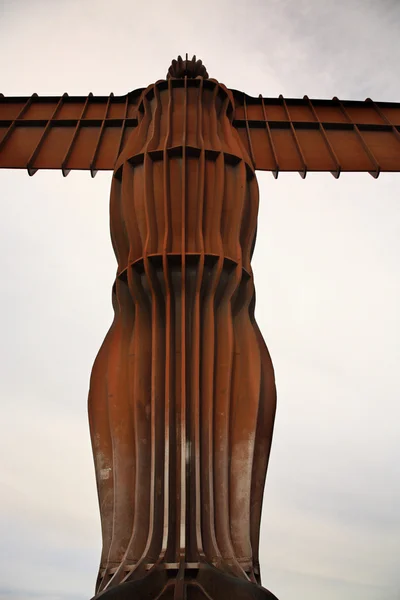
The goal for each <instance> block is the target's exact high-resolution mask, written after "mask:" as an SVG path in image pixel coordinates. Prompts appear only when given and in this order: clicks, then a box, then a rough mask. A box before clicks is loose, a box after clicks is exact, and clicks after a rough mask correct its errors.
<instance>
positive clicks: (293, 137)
mask: <svg viewBox="0 0 400 600" xmlns="http://www.w3.org/2000/svg"><path fill="white" fill-rule="evenodd" d="M233 94H234V96H235V103H236V111H235V121H234V124H235V126H236V128H237V130H238V132H239V135H240V137H241V139H242V141H243V143H244V145H245V147H246V149H247V151H248V153H249V156H250V157H251V158H252V161H253V163H254V165H255V168H256V169H259V170H264V171H272V172H273V174H274V176H275V177H277V176H278V174H279V172H280V171H298V172H299V173H300V175H301V176H302V177H305V176H306V174H307V172H308V171H331V172H332V174H333V175H334V176H335V177H339V175H340V173H341V172H343V171H360V172H363V171H364V172H369V173H370V174H371V175H373V176H374V177H378V176H379V173H380V172H382V171H392V172H393V171H400V104H398V103H390V102H373V101H372V100H370V99H367V100H365V101H363V102H359V101H340V100H339V99H338V98H333V100H310V99H309V98H308V97H307V96H305V97H304V98H302V99H285V98H283V96H279V98H262V97H261V96H260V97H259V98H252V97H250V96H247V95H246V94H243V93H241V92H236V91H233Z"/></svg>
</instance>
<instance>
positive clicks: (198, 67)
mask: <svg viewBox="0 0 400 600" xmlns="http://www.w3.org/2000/svg"><path fill="white" fill-rule="evenodd" d="M184 77H189V79H196V77H203V79H208V73H207V69H206V68H205V66H204V65H203V63H202V61H201V60H197V58H196V55H194V56H193V58H192V59H190V60H189V58H188V55H187V54H186V59H185V60H183V58H182V56H178V59H177V60H175V59H174V60H173V61H172V63H171V66H170V68H169V69H168V73H167V79H170V78H171V79H183V78H184Z"/></svg>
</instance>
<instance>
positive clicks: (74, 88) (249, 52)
mask: <svg viewBox="0 0 400 600" xmlns="http://www.w3.org/2000/svg"><path fill="white" fill-rule="evenodd" d="M399 28H400V2H399V0H374V1H371V0H359V1H357V0H334V1H331V0H329V1H328V0H247V2H244V1H241V2H238V1H236V0H229V1H228V0H203V1H202V2H196V3H195V4H191V3H190V2H182V1H175V2H168V1H162V0H149V1H148V2H135V0H129V1H128V0H112V1H111V0H107V1H106V0H97V1H95V0H68V1H67V0H41V1H40V0H0V92H2V93H4V94H5V95H30V94H32V93H33V92H37V93H38V94H42V95H46V94H61V93H63V92H64V91H68V92H69V94H82V95H83V94H87V93H88V92H89V91H92V92H93V93H95V94H109V93H110V92H111V91H113V92H114V93H115V94H124V93H126V92H128V91H130V90H132V89H135V88H137V87H144V86H146V85H147V84H149V83H151V82H152V81H155V80H157V79H160V78H162V77H164V76H165V73H166V71H167V69H168V66H169V64H170V62H171V60H172V58H174V57H176V56H177V54H179V53H185V52H188V53H189V54H192V53H196V54H197V55H198V56H199V57H201V58H202V59H203V61H204V63H205V65H206V67H207V69H208V72H209V74H210V76H211V77H215V78H217V79H218V80H220V81H222V82H223V83H225V84H226V85H228V86H229V87H232V88H236V89H241V90H244V91H246V92H247V93H249V94H251V95H257V94H259V93H262V94H263V95H264V96H277V95H278V94H280V93H281V94H284V95H285V96H288V97H302V96H303V95H304V94H308V95H309V96H310V97H317V98H318V97H321V98H331V97H332V96H334V95H337V96H339V97H341V98H344V99H362V100H363V99H365V98H366V97H368V96H370V97H372V98H374V99H375V100H392V101H400V81H399V64H400V43H399ZM110 181H111V175H110V173H99V174H98V175H97V177H96V178H95V179H94V180H92V179H91V178H90V175H89V174H88V173H76V172H72V173H71V174H70V175H69V177H68V178H66V179H63V177H62V175H61V173H59V172H46V171H43V172H38V173H37V174H36V175H35V177H33V178H29V177H28V175H27V174H26V173H25V172H17V171H2V172H0V190H1V193H0V201H1V219H0V272H1V275H2V281H3V286H2V293H1V296H0V323H1V334H2V335H1V362H0V369H1V373H0V398H1V415H2V434H1V436H0V454H1V456H2V457H3V459H2V464H3V466H2V468H1V470H0V498H1V500H0V503H1V510H0V527H1V531H0V600H31V599H36V598H38V599H40V600H87V599H88V598H89V597H90V596H91V595H92V591H93V587H94V583H95V578H96V575H97V568H98V561H99V556H100V546H101V540H100V524H99V514H98V506H97V497H96V489H95V481H94V470H93V466H92V456H91V448H90V441H89V431H88V423H87V391H88V382H89V375H90V370H91V366H92V363H93V360H94V357H95V355H96V353H97V350H98V348H99V347H100V345H101V343H102V340H103V338H104V335H105V333H106V331H107V329H108V327H109V325H110V322H111V318H112V310H111V301H110V298H111V292H110V290H111V285H112V282H113V279H114V273H115V268H116V263H115V260H114V257H113V254H112V249H111V243H110V240H109V230H108V228H109V226H108V198H109V187H110ZM259 183H260V196H261V198H260V216H259V226H258V242H257V245H256V252H255V257H254V270H255V279H256V289H257V310H256V314H257V319H258V322H259V324H260V327H261V330H262V332H263V334H264V337H265V339H266V342H267V344H268V346H269V349H270V352H271V355H272V358H273V362H274V365H275V370H276V377H277V385H278V402H279V404H278V413H277V421H276V428H275V437H274V444H273V450H272V455H271V462H270V470H269V476H268V480H267V487H266V494H265V503H264V513H263V525H262V539H261V560H262V575H263V582H264V585H266V587H268V588H269V589H271V591H273V592H274V593H275V594H276V595H277V597H278V598H279V599H280V600H303V599H305V598H307V600H399V599H400V468H399V459H400V436H399V428H400V425H399V422H400V406H399V401H400V382H399V372H400V369H399V363H400V343H399V336H400V317H399V306H400V266H399V257H400V198H399V189H400V174H399V175H389V174H383V175H381V177H380V178H379V179H378V180H377V181H375V180H374V179H373V178H372V177H371V176H369V175H368V174H365V175H355V174H347V175H343V176H342V177H341V178H340V179H339V180H338V181H336V180H334V178H333V177H332V176H331V175H330V174H320V175H316V174H309V175H308V177H307V179H306V180H305V181H302V180H301V179H300V177H299V176H298V175H297V174H281V175H280V176H279V179H278V180H277V181H275V180H274V179H273V177H272V175H271V174H269V173H260V174H259Z"/></svg>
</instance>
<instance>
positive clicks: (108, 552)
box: [0, 57, 400, 600]
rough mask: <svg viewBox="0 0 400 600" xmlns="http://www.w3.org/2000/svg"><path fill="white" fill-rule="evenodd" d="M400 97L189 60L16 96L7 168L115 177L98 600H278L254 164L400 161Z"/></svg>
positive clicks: (100, 373)
mask: <svg viewBox="0 0 400 600" xmlns="http://www.w3.org/2000/svg"><path fill="white" fill-rule="evenodd" d="M399 130H400V104H389V103H374V102H372V101H371V100H367V101H365V102H341V101H339V100H338V99H333V100H332V101H322V100H309V99H308V98H307V97H305V98H304V99H302V100H285V99H284V98H282V97H280V98H277V99H271V98H261V97H260V98H251V97H249V96H246V95H245V94H243V93H241V92H236V91H232V90H229V89H227V88H226V87H225V86H223V85H222V84H220V83H218V81H216V80H214V79H208V74H207V71H206V70H205V68H204V66H203V65H202V63H201V61H197V60H196V58H195V57H194V58H193V59H192V60H191V61H190V60H188V59H187V60H182V59H181V58H179V59H178V61H173V63H172V65H171V67H170V69H169V71H168V76H167V79H166V80H161V81H158V82H157V83H155V84H152V85H150V86H148V87H147V88H146V89H144V90H136V91H135V92H132V93H131V94H128V95H126V96H122V97H114V96H113V95H112V94H111V95H110V96H109V97H94V96H91V95H89V96H87V97H69V96H67V95H64V96H62V97H57V98H39V97H38V96H32V97H30V98H4V97H2V98H0V140H1V141H0V167H9V168H27V169H28V172H29V173H30V174H34V173H35V171H36V170H37V169H40V168H59V169H61V170H62V172H63V174H64V175H67V174H68V172H69V171H70V170H71V169H88V170H90V171H91V173H92V175H94V174H95V173H96V171H97V170H99V169H110V170H111V169H112V170H113V171H114V172H113V178H112V188H111V204H110V223H111V236H112V242H113V247H114V251H115V255H116V258H117V262H118V269H117V276H116V281H115V283H114V286H113V305H114V311H115V317H114V321H113V323H112V325H111V328H110V330H109V332H108V334H107V335H106V338H105V340H104V343H103V345H102V347H101V349H100V351H99V353H98V356H97V358H96V361H95V364H94V367H93V371H92V376H91V383H90V392H89V419H90V431H91V438H92V446H93V454H94V460H95V469H96V479H97V487H98V496H99V504H100V513H101V524H102V536H103V549H102V554H101V562H100V569H99V574H98V579H97V585H96V596H95V597H96V598H98V597H104V598H107V599H113V598H115V599H117V600H121V599H124V598H126V599H128V598H129V599H131V598H132V599H133V598H134V599H139V600H140V599H145V598H146V599H152V598H153V599H156V598H157V599H165V600H167V599H172V598H173V599H175V600H184V599H185V600H186V599H188V600H200V599H208V600H217V599H218V600H219V599H222V598H227V597H231V598H232V600H247V599H254V600H262V599H264V600H268V599H273V598H275V596H273V594H271V593H270V592H268V591H267V590H266V589H265V588H263V587H261V579H260V568H259V556H258V548H259V531H260V517H261V507H262V497H263V490H264V482H265V477H266V471H267V465H268V459H269V453H270V448H271V441H272V433H273V424H274V417H275V407H276V392H275V382H274V372H273V367H272V363H271V359H270V356H269V353H268V350H267V347H266V345H265V343H264V340H263V338H262V336H261V333H260V331H259V329H258V327H257V324H256V322H255V318H254V305H255V296H254V282H253V274H252V269H251V256H252V252H253V248H254V243H255V234H256V223H257V212H258V186H257V180H256V176H255V169H264V170H271V171H272V172H273V173H274V175H275V176H277V175H278V173H279V171H299V172H300V174H301V175H302V176H303V177H304V176H305V175H306V173H307V172H308V171H312V170H314V171H331V172H332V173H333V174H334V175H335V176H336V177H338V176H339V175H340V173H341V171H368V172H370V173H371V174H372V175H374V176H375V177H376V176H378V175H379V173H380V172H381V171H399V170H400V133H399Z"/></svg>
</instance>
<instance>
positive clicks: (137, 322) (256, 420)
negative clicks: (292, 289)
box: [89, 76, 275, 597]
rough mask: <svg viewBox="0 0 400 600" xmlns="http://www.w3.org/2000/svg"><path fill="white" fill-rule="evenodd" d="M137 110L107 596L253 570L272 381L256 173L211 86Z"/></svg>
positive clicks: (115, 404)
mask: <svg viewBox="0 0 400 600" xmlns="http://www.w3.org/2000/svg"><path fill="white" fill-rule="evenodd" d="M139 115H140V116H139V125H138V127H137V129H136V130H135V131H134V132H133V133H132V134H131V137H130V139H129V141H128V142H127V144H126V147H125V149H124V151H123V153H122V155H121V156H120V158H119V159H118V161H117V164H116V168H115V171H114V176H113V183H112V190H111V208H110V217H111V236H112V241H113V247H114V251H115V254H116V257H117V260H118V273H117V279H116V282H115V285H114V289H113V297H114V309H115V319H114V322H113V324H112V326H111V329H110V331H109V333H108V335H107V337H106V339H105V341H104V344H103V346H102V348H101V350H100V352H99V354H98V357H97V359H96V362H95V365H94V368H93V373H92V379H91V388H90V396H89V414H90V424H91V433H92V443H93V450H94V457H95V465H96V475H97V483H98V492H99V500H100V508H101V518H102V526H103V553H102V560H101V567H100V576H99V581H98V591H101V590H102V589H104V588H111V587H112V586H114V585H116V584H119V583H120V582H121V581H123V580H124V579H127V580H134V579H136V577H140V576H141V574H142V573H143V572H146V571H148V570H151V569H156V568H158V567H161V566H163V567H165V565H168V567H169V568H170V569H179V568H181V569H192V570H193V569H199V568H200V565H201V564H202V563H203V564H204V565H207V564H208V565H213V566H214V567H216V568H217V569H220V570H222V571H224V572H227V573H230V574H232V575H234V576H237V577H239V578H242V579H243V580H247V581H248V580H252V581H254V582H255V581H259V563H258V538H259V529H260V516H261V504H262V495H263V488H264V479H265V474H266V469H267V463H268V456H269V450H270V445H271V439H272V429H273V422H274V415H275V384H274V373H273V368H272V364H271V360H270V357H269V354H268V350H267V348H266V346H265V343H264V341H263V339H262V337H261V334H260V332H259V329H258V327H257V325H256V323H255V320H254V302H255V301H254V284H253V275H252V270H251V265H250V260H251V254H252V250H253V247H254V241H255V233H256V223H257V212H258V186H257V181H256V178H255V173H254V170H253V167H252V164H251V161H250V159H249V157H248V155H247V152H246V150H245V149H244V147H243V145H242V143H241V141H240V138H239V135H238V133H237V131H236V129H235V128H234V127H233V126H232V117H233V98H232V95H231V94H230V92H228V90H227V89H226V88H225V87H224V86H222V85H220V84H219V83H218V82H217V81H213V80H208V79H204V78H203V77H202V76H199V77H197V78H194V79H190V78H188V77H185V78H183V79H172V78H169V79H168V81H161V82H158V83H157V84H155V85H151V86H149V87H148V88H147V89H146V90H145V91H144V92H143V94H142V99H141V102H140V104H139ZM179 597H181V596H179ZM182 597H183V596H182Z"/></svg>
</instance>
